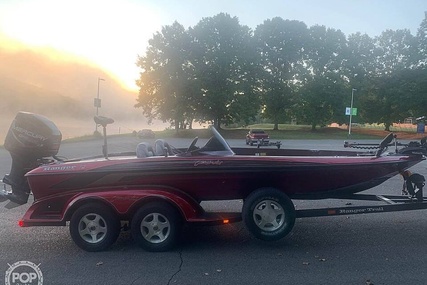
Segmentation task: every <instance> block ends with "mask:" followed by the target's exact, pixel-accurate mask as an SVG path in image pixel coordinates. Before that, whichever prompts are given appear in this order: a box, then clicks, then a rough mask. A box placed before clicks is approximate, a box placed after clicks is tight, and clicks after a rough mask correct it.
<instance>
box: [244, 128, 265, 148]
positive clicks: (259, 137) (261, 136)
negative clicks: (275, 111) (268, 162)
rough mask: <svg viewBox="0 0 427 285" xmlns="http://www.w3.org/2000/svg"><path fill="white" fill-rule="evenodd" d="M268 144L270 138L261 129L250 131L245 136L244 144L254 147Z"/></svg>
mask: <svg viewBox="0 0 427 285" xmlns="http://www.w3.org/2000/svg"><path fill="white" fill-rule="evenodd" d="M260 142H261V143H262V144H267V145H268V144H269V143H270V137H269V135H268V134H267V133H266V132H265V131H264V130H261V129H252V130H250V131H249V132H248V133H247V134H246V144H248V145H251V146H252V145H254V144H259V143H260Z"/></svg>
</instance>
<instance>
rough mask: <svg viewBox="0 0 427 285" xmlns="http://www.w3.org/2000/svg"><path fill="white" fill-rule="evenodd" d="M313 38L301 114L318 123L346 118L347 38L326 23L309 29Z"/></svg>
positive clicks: (303, 118)
mask: <svg viewBox="0 0 427 285" xmlns="http://www.w3.org/2000/svg"><path fill="white" fill-rule="evenodd" d="M309 36H310V39H309V42H308V45H307V48H306V51H305V53H304V54H305V58H304V65H305V66H306V73H305V74H304V76H303V77H302V78H303V86H302V88H300V90H299V91H298V93H299V102H298V104H297V106H298V111H297V117H298V118H299V120H301V121H304V122H307V123H310V124H311V127H312V130H315V128H316V126H318V125H320V126H324V125H326V124H328V123H332V122H338V123H343V122H344V121H345V115H344V111H345V106H346V104H345V99H346V98H348V97H347V96H346V95H347V94H350V93H349V92H348V89H349V87H348V81H349V80H348V78H347V77H346V76H345V73H344V63H345V59H346V57H345V56H346V54H347V53H348V50H347V41H346V38H345V36H344V34H343V33H342V32H341V31H339V30H334V29H327V28H326V27H324V26H313V27H310V29H309Z"/></svg>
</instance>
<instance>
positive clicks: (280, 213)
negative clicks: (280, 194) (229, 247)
mask: <svg viewBox="0 0 427 285" xmlns="http://www.w3.org/2000/svg"><path fill="white" fill-rule="evenodd" d="M252 216H253V219H254V222H255V224H256V225H257V227H259V228H260V229H262V230H264V231H268V232H272V231H275V230H277V229H279V228H280V227H281V226H282V225H283V223H284V222H285V211H284V210H283V208H282V206H280V204H279V203H277V202H276V201H273V200H263V201H261V202H259V203H258V204H257V205H256V206H255V208H254V211H253V215H252Z"/></svg>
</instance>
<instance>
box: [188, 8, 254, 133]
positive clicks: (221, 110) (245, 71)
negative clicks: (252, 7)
mask: <svg viewBox="0 0 427 285" xmlns="http://www.w3.org/2000/svg"><path fill="white" fill-rule="evenodd" d="M190 33H191V35H192V38H193V49H194V51H193V57H192V59H193V64H194V67H195V72H196V77H197V80H198V82H199V86H200V91H199V93H198V95H197V96H198V97H197V110H198V115H199V117H198V120H200V121H213V122H214V125H215V126H216V127H220V126H221V124H222V123H231V122H233V121H239V120H248V118H250V117H254V116H255V115H256V112H257V110H258V106H259V100H258V96H257V92H256V90H257V88H256V86H255V85H256V80H255V71H256V66H255V64H254V62H256V54H255V52H254V49H253V48H252V34H251V30H250V29H249V28H248V27H247V26H242V25H240V24H239V20H238V19H237V18H236V17H230V15H228V14H224V13H220V14H218V15H216V16H214V17H210V18H204V19H202V20H201V21H200V22H199V23H198V24H197V25H196V26H195V27H194V28H193V29H191V30H190Z"/></svg>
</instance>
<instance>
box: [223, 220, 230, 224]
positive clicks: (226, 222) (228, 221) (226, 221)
mask: <svg viewBox="0 0 427 285" xmlns="http://www.w3.org/2000/svg"><path fill="white" fill-rule="evenodd" d="M222 223H223V224H228V223H230V220H229V219H225V220H222Z"/></svg>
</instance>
